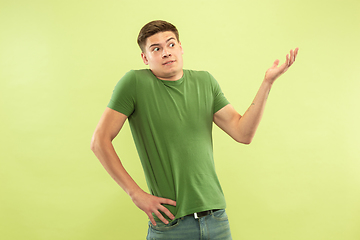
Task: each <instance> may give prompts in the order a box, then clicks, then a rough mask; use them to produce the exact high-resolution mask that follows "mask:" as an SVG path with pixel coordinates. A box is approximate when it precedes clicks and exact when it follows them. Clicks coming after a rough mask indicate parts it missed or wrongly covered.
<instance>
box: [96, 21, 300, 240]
mask: <svg viewBox="0 0 360 240" xmlns="http://www.w3.org/2000/svg"><path fill="white" fill-rule="evenodd" d="M138 44H139V46H140V48H141V51H142V53H141V57H142V60H143V62H144V63H145V64H146V65H149V69H143V70H135V71H134V70H133V71H130V72H128V73H126V74H125V76H124V77H123V78H122V79H121V80H120V81H119V82H118V84H117V85H116V87H115V89H114V92H113V95H112V98H111V100H110V102H109V104H108V107H107V108H106V110H105V112H104V113H103V115H102V117H101V119H100V122H99V124H98V126H97V127H96V130H95V132H94V135H93V138H92V143H91V149H92V150H93V152H94V153H95V155H96V156H97V158H98V159H99V160H100V162H101V163H102V165H103V166H104V168H105V169H106V170H107V171H108V173H109V174H110V175H111V176H112V177H113V179H114V180H115V181H116V182H117V183H118V184H119V185H120V186H121V187H122V188H123V189H124V191H125V192H126V193H127V194H128V195H129V196H130V197H131V199H132V201H133V202H134V204H135V205H136V206H137V207H138V208H140V209H141V210H142V211H144V212H145V213H146V215H147V216H148V217H149V220H150V222H149V231H148V239H187V240H189V239H203V238H204V239H231V234H230V227H229V223H228V220H227V216H226V212H225V210H224V209H225V207H226V205H225V198H224V195H223V192H222V189H221V186H220V183H219V181H218V178H217V176H216V173H215V168H214V160H213V153H212V133H211V132H212V123H213V122H214V123H215V124H216V125H217V126H219V127H220V128H221V129H222V130H224V131H225V132H226V133H227V134H229V135H230V136H231V137H232V138H233V139H234V140H236V141H237V142H240V143H244V144H249V143H250V142H251V141H252V139H253V137H254V134H255V132H256V129H257V127H258V125H259V122H260V119H261V117H262V114H263V111H264V107H265V103H266V100H267V97H268V94H269V91H270V89H271V87H272V84H273V83H274V81H275V80H276V79H277V78H278V77H279V76H280V75H282V74H283V73H284V72H286V71H287V69H288V68H289V67H290V66H291V65H292V64H293V63H294V61H295V58H296V55H297V52H298V49H295V51H293V50H291V51H290V56H289V55H286V62H285V63H284V64H282V65H281V66H279V67H278V65H279V60H276V61H275V62H274V64H273V66H272V67H271V68H269V69H268V70H267V71H266V74H265V78H264V80H263V82H262V84H261V86H260V89H259V91H258V93H257V94H256V96H255V99H254V101H253V103H252V104H251V105H250V107H249V109H248V110H247V111H246V112H245V114H244V115H243V116H241V115H240V114H239V113H237V112H236V111H235V109H234V108H233V107H232V106H231V104H229V102H228V101H227V99H226V98H225V97H224V95H223V93H222V92H221V89H220V87H219V85H218V83H217V82H216V80H215V79H214V78H213V77H212V76H211V75H210V74H209V73H208V72H204V71H191V70H184V69H183V58H182V54H183V49H182V46H181V42H180V41H179V34H178V31H177V29H176V27H175V26H173V25H172V24H170V23H168V22H165V21H153V22H150V23H148V24H146V25H145V26H144V27H143V28H142V29H141V31H140V33H139V36H138ZM127 118H128V119H129V124H130V127H131V131H132V135H133V138H134V142H135V145H136V147H137V151H138V154H139V157H140V160H141V163H142V166H143V169H144V173H145V177H146V181H147V184H148V187H149V190H150V192H151V194H148V193H146V192H144V191H143V190H142V189H141V188H140V187H139V186H138V185H137V184H136V183H135V181H134V180H133V179H132V178H131V176H130V175H129V174H128V173H127V172H126V170H125V169H124V167H123V166H122V164H121V161H120V159H119V157H118V155H117V154H116V152H115V150H114V148H113V145H112V140H113V139H114V138H115V137H116V136H117V134H118V133H119V131H120V129H121V128H122V126H123V124H124V122H125V121H126V119H127Z"/></svg>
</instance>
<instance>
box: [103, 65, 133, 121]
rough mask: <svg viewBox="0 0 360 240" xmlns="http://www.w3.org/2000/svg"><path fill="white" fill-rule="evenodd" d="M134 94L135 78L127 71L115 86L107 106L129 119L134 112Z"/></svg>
mask: <svg viewBox="0 0 360 240" xmlns="http://www.w3.org/2000/svg"><path fill="white" fill-rule="evenodd" d="M135 94H136V76H135V73H134V71H129V72H127V73H126V74H125V75H124V76H123V77H122V78H121V79H120V80H119V82H118V83H117V84H116V86H115V88H114V90H113V94H112V96H111V99H110V102H109V104H108V105H107V106H108V107H109V108H111V109H113V110H115V111H118V112H120V113H123V114H125V115H126V116H128V117H129V116H130V115H131V114H132V113H133V112H134V110H135V100H136V98H135Z"/></svg>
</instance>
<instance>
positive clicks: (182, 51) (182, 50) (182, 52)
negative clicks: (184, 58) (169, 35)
mask: <svg viewBox="0 0 360 240" xmlns="http://www.w3.org/2000/svg"><path fill="white" fill-rule="evenodd" d="M179 45H180V49H181V54H184V49H183V48H182V46H181V42H179Z"/></svg>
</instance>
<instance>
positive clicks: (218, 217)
mask: <svg viewBox="0 0 360 240" xmlns="http://www.w3.org/2000/svg"><path fill="white" fill-rule="evenodd" d="M146 239H147V240H157V239H167V240H172V239H174V240H175V239H177V240H181V239H186V240H205V239H206V240H231V239H232V238H231V233H230V226H229V221H228V217H227V215H226V212H225V210H224V209H221V210H218V211H216V212H213V213H211V214H209V215H207V216H205V217H200V218H198V219H195V218H194V216H185V217H182V218H178V219H175V220H174V221H172V222H171V223H169V224H164V223H163V222H156V226H154V225H153V224H152V223H151V222H150V221H149V230H148V235H147V238H146Z"/></svg>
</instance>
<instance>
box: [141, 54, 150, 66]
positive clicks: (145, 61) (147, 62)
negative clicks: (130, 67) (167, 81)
mask: <svg viewBox="0 0 360 240" xmlns="http://www.w3.org/2000/svg"><path fill="white" fill-rule="evenodd" d="M141 58H142V60H143V62H144V63H145V65H149V61H148V60H147V57H146V55H145V53H143V52H142V53H141Z"/></svg>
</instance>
